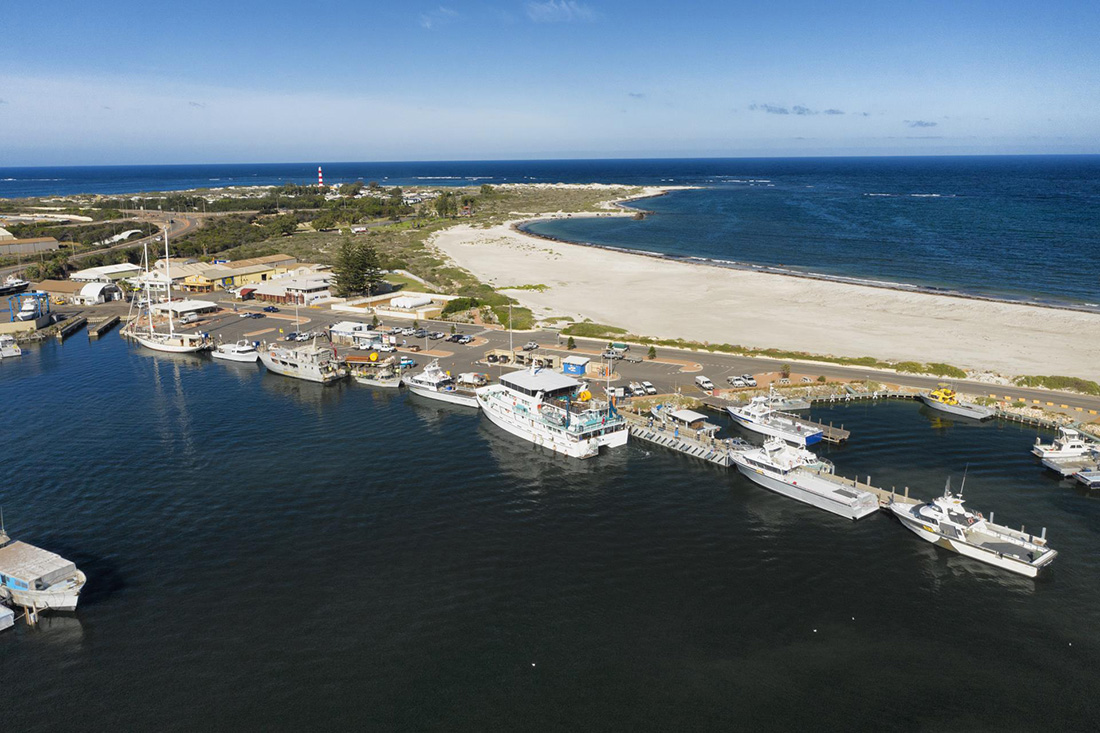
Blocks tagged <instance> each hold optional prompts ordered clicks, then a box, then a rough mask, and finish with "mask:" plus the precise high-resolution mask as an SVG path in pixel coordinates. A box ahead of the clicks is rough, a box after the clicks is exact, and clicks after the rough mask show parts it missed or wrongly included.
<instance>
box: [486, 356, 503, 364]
mask: <svg viewBox="0 0 1100 733" xmlns="http://www.w3.org/2000/svg"><path fill="white" fill-rule="evenodd" d="M485 361H487V362H488V363H490V364H496V363H497V362H498V361H500V358H499V357H498V356H497V355H496V354H489V355H488V356H487V357H485Z"/></svg>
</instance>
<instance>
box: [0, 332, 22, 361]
mask: <svg viewBox="0 0 1100 733" xmlns="http://www.w3.org/2000/svg"><path fill="white" fill-rule="evenodd" d="M22 355H23V350H22V349H21V348H19V345H18V344H17V343H15V337H14V336H12V335H11V334H7V333H0V359H9V358H11V357H13V356H22Z"/></svg>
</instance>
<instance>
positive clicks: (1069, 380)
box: [1015, 376, 1100, 395]
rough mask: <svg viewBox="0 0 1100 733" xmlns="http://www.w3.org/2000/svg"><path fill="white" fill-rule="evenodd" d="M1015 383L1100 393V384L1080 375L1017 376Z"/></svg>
mask: <svg viewBox="0 0 1100 733" xmlns="http://www.w3.org/2000/svg"><path fill="white" fill-rule="evenodd" d="M1015 383H1016V385H1017V386H1019V387H1043V388H1045V389H1053V390H1058V391H1061V392H1080V393H1081V394H1091V395H1100V384H1097V383H1096V382H1094V381H1092V380H1091V379H1081V378H1079V377H1058V376H1050V377H1042V376H1025V377H1017V378H1016V380H1015Z"/></svg>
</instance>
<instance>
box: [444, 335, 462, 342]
mask: <svg viewBox="0 0 1100 733" xmlns="http://www.w3.org/2000/svg"><path fill="white" fill-rule="evenodd" d="M460 338H462V334H460V333H452V334H451V335H450V336H448V337H447V340H448V341H449V342H451V343H452V344H457V343H458V340H459V339H460Z"/></svg>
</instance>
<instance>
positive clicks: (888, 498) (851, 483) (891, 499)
mask: <svg viewBox="0 0 1100 733" xmlns="http://www.w3.org/2000/svg"><path fill="white" fill-rule="evenodd" d="M801 470H803V471H809V472H810V473H812V474H814V475H815V476H817V477H818V478H822V479H825V480H826V481H829V482H831V483H834V484H837V485H839V486H845V487H850V488H853V489H856V490H858V491H866V492H867V493H869V494H874V495H875V496H876V497H878V505H879V506H880V507H886V506H888V505H890V504H892V503H895V502H896V503H898V504H919V503H920V500H919V499H914V498H912V497H910V496H909V487H908V486H906V487H905V489H904V490H903V491H902V492H901V493H900V494H899V493H898V492H897V490H895V489H893V488H891V489H890V490H889V491H887V490H886V489H882V488H879V487H878V486H874V485H872V484H871V477H870V476H868V477H867V481H866V482H862V481H860V480H859V478H858V477H857V478H853V479H847V478H844V477H843V476H837V475H836V474H834V473H829V472H827V471H822V470H820V469H812V468H808V467H807V468H803V469H801Z"/></svg>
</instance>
